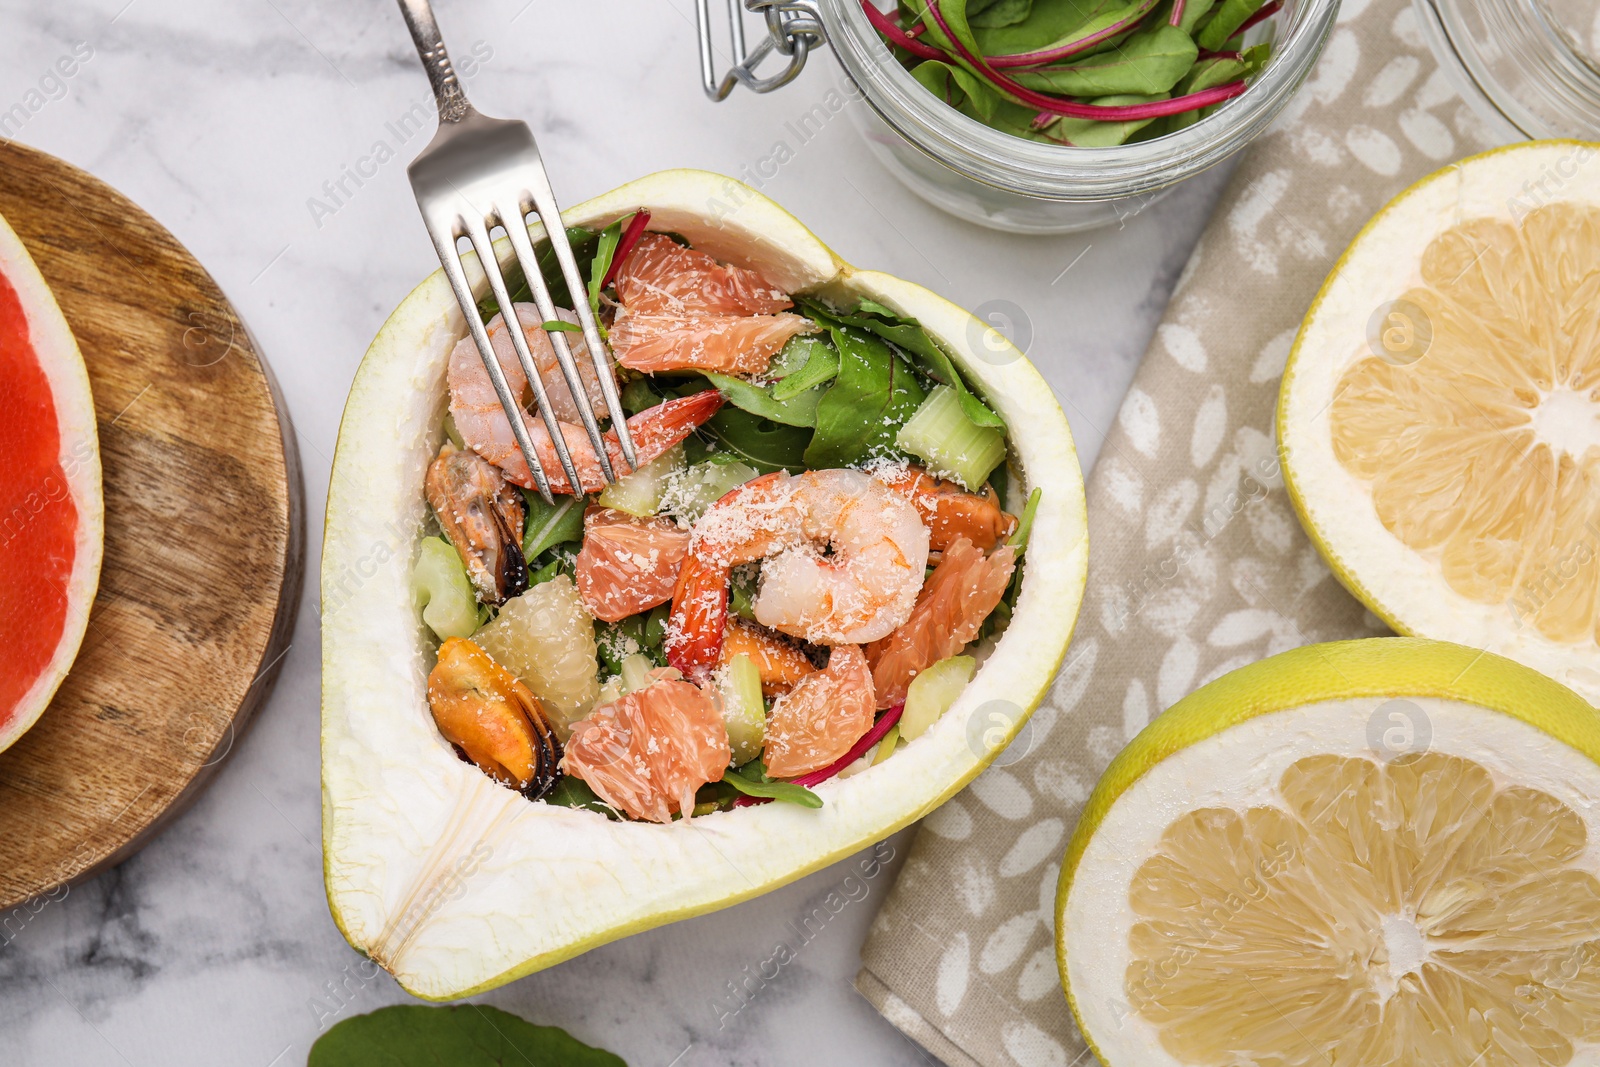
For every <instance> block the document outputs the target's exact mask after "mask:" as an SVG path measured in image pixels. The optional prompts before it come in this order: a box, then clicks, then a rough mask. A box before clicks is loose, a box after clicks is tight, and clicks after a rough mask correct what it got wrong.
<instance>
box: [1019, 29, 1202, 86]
mask: <svg viewBox="0 0 1600 1067" xmlns="http://www.w3.org/2000/svg"><path fill="white" fill-rule="evenodd" d="M1198 54H1199V49H1198V48H1197V47H1196V46H1195V43H1194V40H1193V39H1192V38H1191V37H1190V36H1189V35H1188V34H1187V33H1184V32H1183V31H1182V30H1180V29H1178V28H1177V27H1176V26H1167V25H1158V26H1155V27H1154V28H1152V29H1150V30H1146V31H1141V32H1139V33H1136V34H1134V35H1133V36H1132V37H1130V38H1128V40H1127V41H1126V42H1125V43H1124V44H1123V45H1122V47H1120V48H1117V49H1114V50H1112V51H1110V52H1102V53H1099V54H1098V55H1092V56H1089V57H1087V58H1085V59H1079V60H1076V61H1074V62H1073V63H1071V64H1068V65H1064V66H1052V67H1045V68H1043V69H1041V70H1037V71H1028V72H1024V73H1020V74H1017V75H1016V80H1017V81H1018V82H1020V83H1022V84H1023V85H1025V86H1027V87H1028V88H1029V89H1037V90H1039V91H1040V92H1047V93H1056V94H1058V95H1062V96H1109V95H1112V94H1115V93H1164V92H1167V91H1168V90H1170V89H1171V88H1172V87H1173V86H1175V85H1177V84H1178V82H1179V81H1181V80H1182V79H1183V77H1184V75H1186V74H1188V73H1189V68H1190V67H1192V66H1194V61H1195V57H1196V55H1198Z"/></svg>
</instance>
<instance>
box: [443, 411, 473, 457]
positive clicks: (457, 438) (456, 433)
mask: <svg viewBox="0 0 1600 1067" xmlns="http://www.w3.org/2000/svg"><path fill="white" fill-rule="evenodd" d="M444 435H445V436H446V437H448V438H449V439H450V443H451V444H453V445H455V446H456V447H457V448H466V447H467V442H466V441H465V440H463V439H462V437H461V431H460V430H458V429H456V417H455V416H454V415H452V414H450V413H449V412H448V411H447V412H445V413H444Z"/></svg>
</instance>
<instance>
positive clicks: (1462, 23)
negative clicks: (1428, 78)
mask: <svg viewBox="0 0 1600 1067" xmlns="http://www.w3.org/2000/svg"><path fill="white" fill-rule="evenodd" d="M1413 3H1414V5H1415V7H1416V10H1417V15H1418V17H1419V18H1418V20H1419V21H1420V22H1421V24H1422V27H1423V32H1424V34H1425V35H1426V36H1427V38H1428V44H1429V45H1430V46H1431V47H1432V49H1433V52H1434V55H1435V57H1437V59H1438V60H1439V63H1440V66H1441V67H1442V68H1443V69H1444V71H1445V72H1446V74H1448V75H1449V77H1450V79H1451V81H1452V82H1453V83H1454V85H1455V88H1456V91H1457V92H1459V93H1460V94H1461V95H1462V97H1463V98H1464V99H1466V100H1467V102H1468V103H1469V104H1471V105H1472V108H1473V110H1475V111H1476V112H1477V113H1478V114H1479V115H1480V116H1481V117H1482V118H1483V119H1484V120H1485V121H1486V122H1488V123H1489V125H1490V127H1491V128H1492V129H1493V130H1494V131H1495V132H1496V133H1497V134H1499V135H1500V137H1501V139H1502V140H1516V139H1519V138H1523V137H1531V138H1547V137H1574V138H1579V139H1588V140H1593V139H1595V138H1597V137H1600V18H1597V12H1596V8H1595V4H1594V0H1413Z"/></svg>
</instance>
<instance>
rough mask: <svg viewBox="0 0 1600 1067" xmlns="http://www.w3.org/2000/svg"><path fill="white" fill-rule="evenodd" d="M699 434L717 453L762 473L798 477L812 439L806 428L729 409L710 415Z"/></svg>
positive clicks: (740, 410)
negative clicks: (779, 472) (713, 446)
mask: <svg viewBox="0 0 1600 1067" xmlns="http://www.w3.org/2000/svg"><path fill="white" fill-rule="evenodd" d="M824 399H826V397H824ZM819 410H820V404H819ZM699 433H701V434H703V435H705V437H707V438H709V439H710V440H711V441H712V442H713V443H714V444H715V445H716V446H717V451H719V452H725V453H728V454H729V455H732V456H734V457H735V458H737V459H739V460H742V461H743V462H745V463H748V464H750V466H752V467H754V468H755V469H756V470H758V471H760V472H761V473H763V474H770V473H772V472H773V471H780V470H786V471H788V472H789V473H791V474H799V473H800V472H801V471H803V470H805V469H806V465H807V464H806V460H805V455H806V447H807V446H808V445H809V444H810V443H811V437H812V431H811V430H810V429H808V428H806V427H803V426H785V425H784V424H783V423H781V422H773V421H772V420H771V419H764V418H762V417H761V416H760V415H752V414H751V413H750V412H748V411H745V410H744V409H742V408H737V407H732V406H728V407H724V408H723V409H722V410H721V411H719V412H717V413H716V414H715V415H713V416H712V417H711V421H709V422H707V423H706V424H705V425H704V426H702V427H700V430H699Z"/></svg>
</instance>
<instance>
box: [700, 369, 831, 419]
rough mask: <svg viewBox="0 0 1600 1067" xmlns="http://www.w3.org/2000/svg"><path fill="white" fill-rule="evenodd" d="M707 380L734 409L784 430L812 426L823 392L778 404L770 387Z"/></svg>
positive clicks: (712, 376)
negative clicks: (765, 420) (774, 423)
mask: <svg viewBox="0 0 1600 1067" xmlns="http://www.w3.org/2000/svg"><path fill="white" fill-rule="evenodd" d="M705 376H706V380H707V381H709V382H710V383H711V384H712V385H714V386H716V387H717V391H718V392H719V393H721V394H722V395H723V397H724V398H725V399H726V400H727V401H728V403H730V404H732V405H733V406H734V407H737V408H740V409H742V410H744V411H748V412H749V413H750V414H752V415H759V416H761V417H762V418H764V419H771V420H772V421H773V422H779V423H782V424H783V425H785V426H815V425H816V424H817V403H818V401H820V400H821V399H822V394H823V393H824V392H825V391H826V390H824V389H823V388H822V387H821V386H820V385H819V386H814V387H813V388H810V389H805V390H802V391H800V392H798V393H794V394H792V395H788V396H786V397H785V399H783V400H779V399H778V398H777V396H776V395H775V393H774V390H773V388H772V387H771V386H761V385H756V384H755V383H754V382H752V381H749V380H748V379H745V378H735V377H733V376H732V375H729V374H718V373H717V372H716V371H706V372H705Z"/></svg>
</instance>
